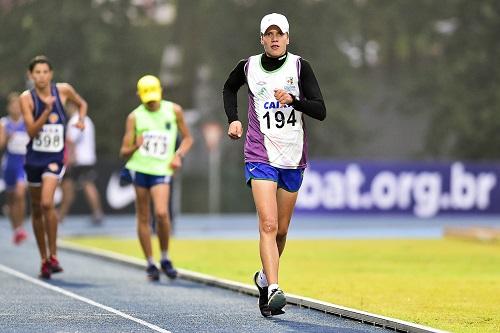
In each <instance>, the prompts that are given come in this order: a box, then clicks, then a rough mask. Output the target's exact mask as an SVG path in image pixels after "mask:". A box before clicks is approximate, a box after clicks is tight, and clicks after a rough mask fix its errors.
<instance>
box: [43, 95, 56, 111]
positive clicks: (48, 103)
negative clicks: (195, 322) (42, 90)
mask: <svg viewBox="0 0 500 333" xmlns="http://www.w3.org/2000/svg"><path fill="white" fill-rule="evenodd" d="M40 99H41V100H42V102H43V103H44V104H45V110H44V111H48V112H49V113H50V112H51V111H52V107H53V106H54V103H55V102H56V98H55V97H54V96H52V95H51V96H46V97H44V98H42V97H40Z"/></svg>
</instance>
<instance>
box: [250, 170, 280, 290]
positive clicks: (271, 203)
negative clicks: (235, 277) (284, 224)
mask: <svg viewBox="0 0 500 333" xmlns="http://www.w3.org/2000/svg"><path fill="white" fill-rule="evenodd" d="M252 194H253V199H254V202H255V208H256V209H257V214H258V216H259V234H260V241H259V249H260V259H261V261H262V267H263V268H264V273H265V274H266V277H267V282H268V283H269V284H273V283H278V269H279V251H278V245H277V243H276V236H277V234H278V204H277V184H276V183H275V182H273V181H269V180H255V179H252Z"/></svg>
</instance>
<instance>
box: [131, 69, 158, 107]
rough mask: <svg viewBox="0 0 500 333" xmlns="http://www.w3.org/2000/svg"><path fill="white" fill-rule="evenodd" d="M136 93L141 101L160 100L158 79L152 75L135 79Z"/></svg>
mask: <svg viewBox="0 0 500 333" xmlns="http://www.w3.org/2000/svg"><path fill="white" fill-rule="evenodd" d="M137 94H138V95H139V98H140V99H141V101H142V103H148V102H159V101H161V84H160V80H159V79H158V78H157V77H156V76H153V75H145V76H143V77H141V78H140V79H139V81H137Z"/></svg>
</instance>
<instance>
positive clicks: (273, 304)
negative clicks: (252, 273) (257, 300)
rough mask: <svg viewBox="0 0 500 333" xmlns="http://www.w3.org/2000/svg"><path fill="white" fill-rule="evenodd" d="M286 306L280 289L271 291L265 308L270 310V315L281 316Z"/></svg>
mask: <svg viewBox="0 0 500 333" xmlns="http://www.w3.org/2000/svg"><path fill="white" fill-rule="evenodd" d="M285 305H286V297H285V294H284V293H283V290H281V289H279V288H278V289H274V290H272V291H271V294H270V295H269V301H268V302H267V306H268V307H269V309H271V313H272V314H273V315H278V314H282V313H284V312H283V310H282V309H283V307H284V306H285Z"/></svg>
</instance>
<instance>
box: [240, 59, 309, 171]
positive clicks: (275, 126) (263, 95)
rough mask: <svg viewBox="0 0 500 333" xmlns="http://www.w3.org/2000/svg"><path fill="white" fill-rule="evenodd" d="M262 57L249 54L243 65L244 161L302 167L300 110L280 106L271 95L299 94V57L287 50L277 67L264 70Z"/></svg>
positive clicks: (304, 160) (303, 148)
mask: <svg viewBox="0 0 500 333" xmlns="http://www.w3.org/2000/svg"><path fill="white" fill-rule="evenodd" d="M261 56H262V55H261V54H259V55H254V56H251V57H250V58H248V61H247V63H246V65H245V75H246V78H247V84H248V130H247V134H246V140H245V162H261V163H267V164H270V165H272V166H274V167H278V168H283V169H297V168H305V167H306V166H307V158H306V154H307V146H306V136H305V132H304V121H303V116H302V112H300V111H297V110H294V108H293V107H291V106H288V105H285V106H281V105H280V104H279V102H278V101H277V100H276V98H274V90H275V89H283V90H285V91H287V92H289V93H290V94H292V95H294V96H296V97H298V98H301V97H302V96H301V92H300V88H299V84H298V83H299V73H300V61H299V59H300V57H299V56H297V55H294V54H291V53H288V56H287V59H286V61H285V63H284V64H283V65H282V66H281V67H280V68H279V69H277V70H275V71H266V70H265V69H264V68H263V67H262V65H261Z"/></svg>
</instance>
